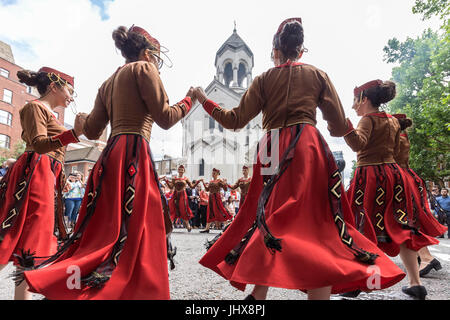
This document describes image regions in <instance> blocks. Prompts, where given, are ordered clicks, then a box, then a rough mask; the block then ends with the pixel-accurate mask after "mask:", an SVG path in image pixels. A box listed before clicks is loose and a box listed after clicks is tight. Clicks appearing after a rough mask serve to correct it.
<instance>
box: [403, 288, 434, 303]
mask: <svg viewBox="0 0 450 320" xmlns="http://www.w3.org/2000/svg"><path fill="white" fill-rule="evenodd" d="M402 291H403V293H406V294H407V295H409V296H411V297H414V298H417V299H419V300H425V296H426V295H427V294H428V293H427V289H425V287H424V286H413V287H409V288H408V287H403V288H402Z"/></svg>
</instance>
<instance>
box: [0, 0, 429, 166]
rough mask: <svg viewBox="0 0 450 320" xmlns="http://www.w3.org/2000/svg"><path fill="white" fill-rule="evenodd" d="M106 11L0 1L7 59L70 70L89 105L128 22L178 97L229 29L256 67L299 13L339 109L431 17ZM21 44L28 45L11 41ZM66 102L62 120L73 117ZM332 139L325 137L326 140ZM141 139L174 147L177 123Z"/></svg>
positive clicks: (267, 5)
mask: <svg viewBox="0 0 450 320" xmlns="http://www.w3.org/2000/svg"><path fill="white" fill-rule="evenodd" d="M105 5H106V8H105V11H106V13H107V16H109V19H106V20H102V19H101V14H100V9H99V7H97V6H94V5H92V4H91V2H90V1H88V0H65V1H59V0H39V1H36V0H18V1H17V3H15V4H10V5H8V6H0V40H3V41H6V42H10V43H12V45H13V52H14V55H15V57H16V63H17V64H18V65H20V66H22V67H24V68H28V69H35V70H36V69H38V68H40V67H41V66H43V65H47V66H51V67H55V68H57V69H60V70H61V71H63V72H66V73H69V74H71V75H74V76H75V79H76V80H75V81H76V84H75V85H76V91H77V92H78V97H79V98H78V101H77V105H78V108H79V110H78V111H84V112H89V111H90V110H91V108H92V106H93V102H94V99H95V95H96V93H97V89H98V87H99V86H100V85H101V83H102V82H103V81H104V80H105V79H107V78H108V77H109V76H110V75H111V74H112V73H113V72H114V71H115V70H116V68H117V67H118V66H120V65H122V64H123V62H124V61H123V58H122V56H121V55H120V52H119V51H118V50H116V49H115V47H114V43H113V40H112V38H111V34H112V31H113V30H114V29H115V28H116V27H118V26H119V25H125V26H128V27H129V26H131V25H132V24H136V25H138V26H141V27H143V28H145V29H146V30H148V31H149V32H150V33H151V34H152V35H153V36H155V37H156V38H158V39H159V40H160V42H161V43H162V44H163V45H164V46H166V47H167V48H169V49H170V52H169V56H170V58H171V60H172V61H173V63H174V66H173V68H171V69H168V68H165V67H164V68H163V70H162V73H161V78H162V80H163V83H164V85H165V88H166V91H167V93H168V96H169V98H170V101H171V103H176V102H177V101H179V100H181V99H182V98H183V97H184V95H185V93H186V91H187V89H188V88H189V86H190V85H194V86H196V85H201V86H203V87H206V86H207V85H208V84H209V83H210V82H211V81H212V79H213V76H214V73H215V68H214V58H215V54H216V51H217V50H218V49H219V47H220V46H221V45H222V43H223V42H224V41H225V40H226V39H227V38H228V37H229V36H230V35H231V33H232V30H233V21H235V20H236V22H237V32H238V34H239V35H240V36H241V37H242V38H243V39H244V41H245V42H246V43H247V44H248V46H249V47H250V48H251V49H252V51H253V53H254V55H255V68H254V69H253V76H256V75H258V74H260V73H262V72H264V71H265V70H267V69H268V68H270V67H272V62H271V60H270V51H271V43H272V36H273V34H274V32H275V31H276V29H277V27H278V25H279V24H280V22H281V21H282V20H284V19H285V18H287V17H293V16H300V17H302V19H303V24H304V28H305V45H306V47H307V48H308V49H309V53H307V54H305V55H304V58H303V59H302V60H303V61H304V62H306V63H310V64H313V65H316V66H317V67H319V68H321V69H322V70H324V71H326V72H327V73H328V74H329V76H330V78H331V80H332V82H333V83H334V85H335V87H336V89H337V91H338V93H339V95H340V97H341V100H342V103H343V105H344V107H345V111H346V114H347V116H348V117H350V119H351V120H352V122H353V124H354V125H355V126H356V124H357V123H358V120H359V119H358V118H357V117H356V115H355V114H354V112H353V111H352V110H351V105H352V99H353V97H352V91H353V88H354V87H355V85H360V84H362V83H364V82H366V81H369V80H372V79H377V78H380V79H383V80H385V79H388V78H390V73H391V68H392V65H388V64H386V63H385V62H383V60H382V58H383V52H382V49H383V47H384V46H385V45H386V43H387V41H388V40H389V39H390V38H392V37H397V38H399V39H400V40H404V39H405V38H406V37H407V36H411V37H415V36H417V35H419V34H420V33H421V32H422V30H424V29H425V28H426V27H428V26H430V24H431V26H433V27H435V28H436V27H437V25H438V24H437V23H436V21H432V22H429V21H428V22H423V21H421V19H420V16H418V15H413V14H412V12H411V8H412V6H413V5H414V0H403V1H392V0H365V1H361V0H346V1H333V0H317V1H304V0H303V1H299V0H279V1H277V2H276V3H274V2H273V1H256V0H250V1H239V0H229V1H226V2H224V1H206V0H197V1H173V0H172V1H147V0H115V1H113V2H106V3H105ZM24 45H27V46H28V48H30V51H24V50H21V49H22V48H24ZM73 119H74V115H73V114H72V113H71V112H70V111H69V110H68V112H66V122H69V123H73ZM318 121H319V128H320V130H321V132H322V133H323V134H324V136H325V137H326V139H327V141H331V142H330V147H331V149H332V150H337V149H340V150H343V151H344V154H345V159H346V161H347V168H351V160H353V159H355V158H356V156H355V154H354V153H353V152H351V150H350V151H349V148H348V147H346V146H345V145H344V144H343V143H338V144H336V143H335V140H330V138H329V135H328V133H327V131H326V124H325V123H324V121H323V120H322V118H321V116H320V115H318ZM333 141H334V142H333ZM151 146H152V149H153V152H154V153H155V154H160V153H161V152H162V148H163V146H164V152H165V153H168V154H172V155H175V156H180V155H181V124H177V125H176V126H175V127H174V128H172V129H171V130H169V131H167V132H164V131H163V130H161V129H160V128H157V127H156V125H155V126H154V130H153V134H152V140H151Z"/></svg>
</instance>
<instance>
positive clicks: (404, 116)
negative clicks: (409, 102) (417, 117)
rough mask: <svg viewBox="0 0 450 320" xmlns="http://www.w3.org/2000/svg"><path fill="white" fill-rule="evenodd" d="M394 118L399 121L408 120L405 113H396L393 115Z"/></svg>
mask: <svg viewBox="0 0 450 320" xmlns="http://www.w3.org/2000/svg"><path fill="white" fill-rule="evenodd" d="M392 116H393V117H394V118H397V119H406V114H404V113H396V114H393V115H392Z"/></svg>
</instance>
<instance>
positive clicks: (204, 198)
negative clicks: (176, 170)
mask: <svg viewBox="0 0 450 320" xmlns="http://www.w3.org/2000/svg"><path fill="white" fill-rule="evenodd" d="M197 191H198V192H199V205H200V206H199V209H198V211H199V217H200V224H201V227H202V228H205V227H206V213H207V211H208V201H209V194H208V192H206V191H205V190H204V189H203V187H202V186H201V185H199V184H198V185H197Z"/></svg>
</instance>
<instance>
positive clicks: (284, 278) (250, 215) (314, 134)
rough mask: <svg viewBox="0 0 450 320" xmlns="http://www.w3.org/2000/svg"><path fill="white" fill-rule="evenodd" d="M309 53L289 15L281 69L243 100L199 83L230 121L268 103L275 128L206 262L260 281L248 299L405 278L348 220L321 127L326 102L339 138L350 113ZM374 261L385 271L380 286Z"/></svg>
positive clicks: (279, 39)
mask: <svg viewBox="0 0 450 320" xmlns="http://www.w3.org/2000/svg"><path fill="white" fill-rule="evenodd" d="M303 51H304V49H303V26H302V23H301V19H300V18H293V19H287V20H285V21H284V22H283V23H281V25H280V27H279V28H278V31H277V32H276V34H275V36H274V38H273V50H272V55H273V61H274V64H275V68H272V69H269V70H268V71H266V72H265V73H263V74H262V75H260V76H258V77H256V78H255V79H254V80H253V82H252V84H251V85H250V87H249V89H248V90H247V92H246V93H245V94H244V96H243V97H242V99H241V101H240V104H239V106H238V107H236V108H234V109H232V110H225V109H223V108H221V107H219V106H218V105H217V104H216V103H214V102H213V101H211V100H208V99H207V98H206V96H205V95H204V93H203V91H202V90H201V89H196V96H197V98H198V100H199V101H200V102H201V103H202V104H203V107H204V109H205V110H206V111H207V112H208V113H209V114H210V115H211V116H212V117H213V118H214V119H215V120H216V121H218V122H219V123H220V124H222V126H223V127H225V128H228V129H238V128H243V127H244V126H245V125H246V124H247V123H248V122H249V121H250V120H251V119H252V118H253V117H255V116H256V115H257V114H258V113H259V112H261V111H262V114H263V127H264V128H265V129H266V130H268V132H267V134H266V135H265V136H264V137H263V138H262V139H261V141H260V143H259V146H258V147H259V148H258V154H257V161H256V164H255V165H254V166H253V176H252V181H251V184H250V188H249V191H248V194H247V197H246V200H245V203H244V205H243V207H242V208H240V211H241V212H240V213H239V214H238V215H237V216H236V218H235V219H234V220H233V222H232V223H231V224H230V226H229V227H228V229H227V230H226V231H225V232H224V234H223V235H222V236H221V237H220V238H219V239H218V240H217V242H216V243H215V244H214V245H213V246H212V247H211V248H210V249H209V250H208V251H207V253H206V254H205V255H204V256H203V258H202V259H201V260H200V263H201V264H202V265H203V266H205V267H208V268H211V269H212V270H214V271H215V272H217V273H218V274H220V275H221V276H223V277H224V278H226V279H228V280H229V281H230V283H231V284H232V285H233V286H235V287H236V288H238V289H240V290H244V289H245V286H246V284H249V283H251V284H255V287H254V289H253V291H252V294H251V295H249V296H248V299H265V298H266V295H267V291H268V287H270V286H274V287H281V288H287V289H300V290H303V291H307V292H308V298H309V299H329V298H330V294H331V293H340V292H345V291H349V289H350V288H353V289H362V290H369V289H383V288H386V287H389V286H391V285H393V284H394V283H396V282H398V281H400V280H401V279H402V278H403V277H404V276H405V274H404V273H403V272H402V271H401V270H400V268H398V267H397V266H396V265H395V264H394V263H392V262H391V261H390V260H389V258H388V257H386V256H385V255H384V254H383V253H382V252H381V250H379V249H378V248H377V247H376V246H375V245H374V244H373V243H372V242H370V241H369V240H367V239H366V238H365V237H363V236H362V235H361V234H360V233H359V232H357V231H356V230H355V229H354V228H353V227H352V226H351V225H349V224H348V223H347V222H346V219H347V217H348V216H351V211H350V207H349V204H348V202H347V201H346V198H345V197H341V194H343V185H342V183H341V178H340V174H339V170H338V167H337V165H336V162H335V160H334V158H333V156H332V153H331V151H330V149H329V148H328V146H327V144H326V142H325V140H324V139H323V138H322V136H321V135H320V133H319V131H318V130H317V129H316V128H315V124H316V118H315V114H316V108H317V106H319V108H320V109H321V110H322V113H323V115H324V118H325V120H327V122H328V129H329V130H330V132H331V135H332V136H343V135H344V134H345V133H346V132H347V130H348V125H347V121H346V119H345V115H344V111H343V108H342V105H341V103H340V100H339V97H338V95H337V93H336V91H335V89H334V86H333V85H332V84H331V82H330V80H329V79H328V76H327V74H326V73H325V72H323V71H321V70H319V69H317V68H316V67H314V66H311V65H307V64H303V63H299V62H296V61H297V60H298V59H299V58H300V57H301V56H302V54H303ZM312 252H314V254H312ZM369 264H374V266H373V269H376V270H378V271H379V272H378V273H377V279H378V281H377V284H376V285H374V286H372V285H370V282H371V281H370V277H371V275H370V274H372V273H373V271H371V270H373V269H372V268H370V267H369ZM375 266H376V267H375ZM368 280H369V281H368ZM353 289H352V290H353Z"/></svg>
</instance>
